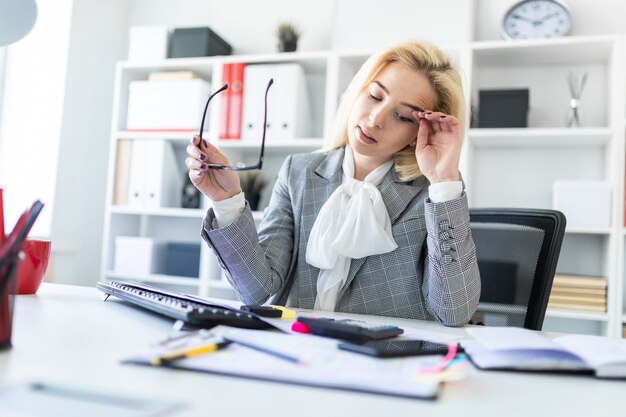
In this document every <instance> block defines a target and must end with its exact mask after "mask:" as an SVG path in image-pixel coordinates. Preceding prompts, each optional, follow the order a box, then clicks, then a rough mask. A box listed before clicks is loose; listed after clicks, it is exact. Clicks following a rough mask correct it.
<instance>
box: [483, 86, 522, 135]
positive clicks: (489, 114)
mask: <svg viewBox="0 0 626 417" xmlns="http://www.w3.org/2000/svg"><path fill="white" fill-rule="evenodd" d="M478 99H479V107H478V127H528V89H521V90H481V91H479V92H478Z"/></svg>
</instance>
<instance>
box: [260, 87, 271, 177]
mask: <svg viewBox="0 0 626 417" xmlns="http://www.w3.org/2000/svg"><path fill="white" fill-rule="evenodd" d="M272 84H274V79H273V78H270V82H269V83H267V88H266V89H265V114H264V115H263V139H262V140H261V154H260V155H259V164H258V165H259V169H261V168H262V167H263V156H264V155H265V132H266V131H267V93H268V92H269V91H270V87H271V86H272Z"/></svg>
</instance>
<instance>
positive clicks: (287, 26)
mask: <svg viewBox="0 0 626 417" xmlns="http://www.w3.org/2000/svg"><path fill="white" fill-rule="evenodd" d="M300 35H301V32H300V29H299V28H298V27H297V26H296V25H295V24H294V23H292V22H289V21H282V22H280V23H278V27H277V28H276V36H278V51H279V52H293V51H295V50H296V49H298V39H300Z"/></svg>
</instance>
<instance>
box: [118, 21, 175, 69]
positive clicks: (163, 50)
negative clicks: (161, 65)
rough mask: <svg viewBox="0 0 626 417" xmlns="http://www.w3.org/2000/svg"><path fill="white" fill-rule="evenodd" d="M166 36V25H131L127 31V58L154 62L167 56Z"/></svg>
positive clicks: (167, 36) (167, 32) (135, 60)
mask: <svg viewBox="0 0 626 417" xmlns="http://www.w3.org/2000/svg"><path fill="white" fill-rule="evenodd" d="M168 38H169V28H168V27H167V26H166V25H153V26H132V27H131V28H130V31H129V33H128V60H129V61H132V62H155V61H160V60H163V59H165V58H167V41H168Z"/></svg>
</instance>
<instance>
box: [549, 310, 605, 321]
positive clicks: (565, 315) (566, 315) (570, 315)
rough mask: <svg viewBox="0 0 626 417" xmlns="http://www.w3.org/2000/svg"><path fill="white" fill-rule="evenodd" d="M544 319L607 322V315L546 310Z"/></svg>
mask: <svg viewBox="0 0 626 417" xmlns="http://www.w3.org/2000/svg"><path fill="white" fill-rule="evenodd" d="M546 317H554V318H561V319H574V320H591V321H608V320H609V315H608V314H607V313H585V312H578V311H571V310H561V309H557V308H548V310H547V311H546Z"/></svg>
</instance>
